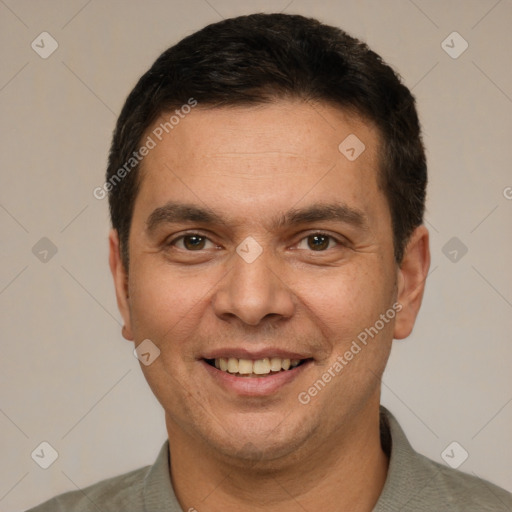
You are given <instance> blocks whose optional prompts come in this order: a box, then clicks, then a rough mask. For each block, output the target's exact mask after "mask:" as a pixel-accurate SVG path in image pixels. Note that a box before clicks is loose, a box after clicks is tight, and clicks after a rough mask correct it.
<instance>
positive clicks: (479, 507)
mask: <svg viewBox="0 0 512 512" xmlns="http://www.w3.org/2000/svg"><path fill="white" fill-rule="evenodd" d="M417 456H418V459H419V460H418V462H419V464H421V465H422V466H423V467H424V469H425V473H426V474H428V475H430V476H431V478H430V481H429V482H428V483H427V485H426V486H425V487H424V488H423V489H418V494H417V495H416V498H415V499H413V500H412V501H417V503H418V505H421V504H423V505H424V507H425V510H431V509H430V508H429V507H430V506H431V505H432V504H436V505H438V506H442V507H443V510H450V511H454V512H456V511H457V512H458V511H461V512H462V511H464V512H472V511H475V512H477V511H478V512H487V511H489V512H491V511H492V512H498V511H503V512H506V511H510V510H512V494H510V493H508V492H507V491H505V490H504V489H502V488H500V487H498V486H496V485H494V484H492V483H491V482H488V481H486V480H483V479H481V478H478V477H476V476H473V475H469V474H467V473H463V472H462V471H459V470H456V469H452V468H449V467H446V466H443V465H442V464H439V463H437V462H435V461H432V460H430V459H428V458H426V457H424V456H423V455H420V454H417Z"/></svg>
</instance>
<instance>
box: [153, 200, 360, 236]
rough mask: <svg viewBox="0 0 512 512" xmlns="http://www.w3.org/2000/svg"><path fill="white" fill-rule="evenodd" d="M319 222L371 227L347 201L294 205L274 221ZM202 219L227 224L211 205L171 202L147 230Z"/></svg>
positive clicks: (280, 223)
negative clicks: (303, 205) (201, 205)
mask: <svg viewBox="0 0 512 512" xmlns="http://www.w3.org/2000/svg"><path fill="white" fill-rule="evenodd" d="M320 221H337V222H343V223H345V224H350V225H353V226H355V227H357V228H360V229H367V228H368V219H367V216H366V215H365V214H364V212H363V211H361V210H358V209H356V208H352V207H349V206H348V205H346V204H344V203H338V202H336V203H327V204H326V203H318V204H313V205H310V206H307V207H305V208H293V209H291V210H289V211H288V212H286V213H285V214H283V215H279V216H277V217H275V218H274V219H273V220H272V221H271V226H272V227H274V228H282V227H288V226H293V225H297V224H309V223H313V222H320ZM187 222H200V223H203V224H211V225H224V226H225V225H228V222H227V221H226V220H225V219H224V218H223V217H222V216H221V215H219V214H218V213H216V212H215V211H213V210H211V209H210V208H208V207H199V206H196V205H194V204H189V203H180V202H176V201H169V202H168V203H166V204H165V205H163V206H160V207H158V208H156V209H155V210H154V211H153V212H152V213H151V214H150V216H149V217H148V219H147V221H146V229H147V231H148V232H149V233H152V232H154V231H155V230H156V229H157V228H158V227H159V226H161V225H163V224H173V223H174V224H176V223H187Z"/></svg>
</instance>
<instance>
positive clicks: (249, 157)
mask: <svg viewBox="0 0 512 512" xmlns="http://www.w3.org/2000/svg"><path fill="white" fill-rule="evenodd" d="M171 115H172V114H171ZM169 117H170V115H167V114H166V115H163V116H161V118H159V119H158V120H157V121H156V122H155V123H154V124H153V125H152V126H151V127H150V129H149V130H148V131H147V133H146V135H145V137H144V140H146V137H151V138H152V140H153V141H154V143H155V147H154V148H153V149H151V151H150V152H149V154H148V155H147V156H146V157H145V158H144V160H143V162H142V164H141V168H140V176H139V180H140V185H141V186H140V189H139V195H138V197H137V201H136V208H137V203H139V202H142V203H144V205H146V204H151V205H152V206H154V207H158V206H161V205H163V204H165V203H166V202H168V201H169V200H176V199H178V198H179V199H185V198H186V201H187V202H189V203H190V202H195V203H203V206H204V205H207V206H209V207H211V208H217V209H218V208H220V209H222V208H228V207H230V208H231V210H233V209H236V208H239V209H240V208H242V210H239V211H240V212H243V211H244V209H245V213H249V212H250V210H251V208H252V207H254V208H259V210H258V215H260V216H261V215H262V214H263V212H262V210H261V207H262V205H264V206H265V209H266V211H268V212H269V213H270V211H272V212H273V213H275V212H276V211H277V210H279V209H285V208H286V207H291V206H295V205H296V204H297V203H299V202H304V201H306V202H307V201H308V200H310V201H312V202H315V203H318V202H319V200H322V199H325V200H326V201H329V202H333V201H337V200H342V201H343V202H345V203H347V204H349V203H358V204H357V208H358V209H361V208H362V209H366V208H367V207H371V205H372V202H373V204H375V200H377V202H378V201H382V199H383V197H379V196H382V192H381V191H380V189H379V187H378V185H377V173H378V167H379V158H378V153H379V136H378V132H377V130H376V128H375V127H374V126H373V125H372V124H371V123H369V122H366V121H365V120H363V119H361V118H360V117H357V116H355V115H351V114H348V113H347V112H344V111H343V110H341V109H339V108H336V107H333V106H330V105H327V104H318V103H317V104H313V103H306V102H299V101H278V102H276V103H271V104H265V105H257V106H250V107H223V108H205V107H202V106H201V105H200V104H199V105H198V106H197V107H195V109H193V110H192V111H191V112H190V113H189V114H187V115H184V116H183V117H181V118H180V120H179V122H178V123H175V124H173V125H171V124H170V123H168V124H167V125H166V124H165V123H166V121H168V120H169ZM171 126H172V128H171ZM165 128H167V129H165ZM327 196H328V197H327Z"/></svg>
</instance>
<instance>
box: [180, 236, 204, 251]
mask: <svg viewBox="0 0 512 512" xmlns="http://www.w3.org/2000/svg"><path fill="white" fill-rule="evenodd" d="M205 244H206V237H204V236H199V235H185V236H184V237H183V246H184V247H185V249H187V250H189V251H196V250H200V249H204V246H205Z"/></svg>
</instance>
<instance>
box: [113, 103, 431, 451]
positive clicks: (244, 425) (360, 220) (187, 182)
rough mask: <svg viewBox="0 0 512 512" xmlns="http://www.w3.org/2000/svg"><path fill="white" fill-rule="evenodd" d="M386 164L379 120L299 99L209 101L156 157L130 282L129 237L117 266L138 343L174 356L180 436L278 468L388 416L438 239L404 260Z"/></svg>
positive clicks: (161, 363) (164, 364) (168, 403)
mask: <svg viewBox="0 0 512 512" xmlns="http://www.w3.org/2000/svg"><path fill="white" fill-rule="evenodd" d="M160 121H161V120H159V121H157V122H156V123H155V126H157V125H158V124H159V123H160ZM148 133H149V134H150V133H151V130H149V131H148ZM351 134H352V135H355V136H357V138H358V139H359V140H360V141H361V142H362V143H363V144H364V146H365V149H364V151H363V152H362V153H361V154H360V155H359V156H357V147H355V151H354V152H352V151H351V150H350V149H348V150H346V151H345V153H343V152H342V151H341V150H340V149H339V146H340V143H341V142H342V141H344V140H345V139H346V138H347V137H348V136H349V135H351ZM349 140H350V139H349ZM351 146H353V144H352V145H351ZM343 148H344V146H343V145H342V149H343ZM354 155H356V156H357V158H355V159H354ZM347 156H348V157H350V158H347ZM378 162H379V136H378V133H377V131H376V130H375V128H374V127H373V126H372V125H371V124H369V123H367V122H364V121H363V120H361V119H358V118H356V117H354V116H350V115H347V114H346V113H344V112H343V111H341V110H339V109H337V108H334V107H331V106H328V105H321V104H320V105H314V106H313V105H310V104H307V103H302V102H288V101H279V102H276V103H274V104H271V105H264V106H256V107H250V108H247V107H243V108H241V107H240V108H217V109H203V108H201V105H198V107H197V108H195V109H194V110H193V111H192V112H191V113H190V114H188V115H187V116H186V117H185V118H184V119H181V121H180V123H179V124H178V125H176V126H175V127H174V129H173V130H172V131H171V132H170V133H169V134H168V135H166V136H165V137H163V138H162V140H161V141H158V142H157V144H156V147H154V148H153V149H152V150H151V151H150V152H149V154H148V155H147V156H146V157H145V158H144V161H143V164H142V169H141V172H142V174H141V187H140V191H139V193H138V196H137V199H136V202H135V206H134V212H133V220H132V226H131V232H130V237H129V254H130V268H129V273H128V275H127V274H126V273H125V269H124V268H123V266H122V263H121V261H120V258H119V247H118V240H117V236H116V233H115V232H112V234H111V260H110V261H111V267H112V271H113V274H114V278H115V282H116V291H117V296H118V303H119V307H120V310H121V313H122V315H123V317H124V321H125V329H124V335H125V337H126V338H127V339H131V340H134V341H135V344H136V345H139V344H140V343H141V342H142V341H143V340H147V339H149V340H151V343H152V344H154V346H156V347H158V349H159V351H160V354H159V355H158V357H156V359H155V360H154V361H153V362H152V363H151V364H150V365H148V366H146V365H144V364H141V367H142V370H143V371H144V373H145V376H146V378H147V380H148V382H149V385H150V386H151V388H152V390H153V392H154V393H155V395H156V397H157V398H158V399H159V401H160V402H161V404H162V405H163V407H164V409H165V413H166V421H167V427H168V430H169V433H170V435H171V434H172V433H174V434H176V435H184V433H186V435H187V436H189V437H190V438H193V439H194V441H195V442H196V443H200V444H201V443H202V444H204V446H205V447H208V450H213V451H214V452H216V453H218V454H222V455H223V456H231V457H233V456H238V457H240V458H244V457H251V456H253V455H254V454H253V453H252V452H254V451H257V452H258V454H259V456H260V457H266V458H268V459H271V458H278V457H285V456H287V455H290V454H292V453H297V452H298V451H300V450H304V451H307V450H308V449H311V450H312V449H313V448H314V447H315V446H316V445H317V444H318V443H320V442H323V443H325V442H326V440H329V439H332V440H334V439H335V438H336V436H340V435H343V433H344V432H345V433H347V432H348V431H350V430H351V429H353V428H355V426H356V425H357V424H358V423H357V422H361V421H363V420H364V418H365V417H366V416H365V415H367V414H368V411H370V410H372V411H375V409H376V408H378V403H379V377H380V375H381V374H382V371H383V369H384V366H385V363H386V361H387V358H388V355H389V351H390V346H391V341H392V338H393V336H395V337H404V336H406V335H407V334H408V333H409V331H410V329H411V328H412V325H413V323H414V318H415V315H416V312H417V309H418V308H419V301H421V293H422V290H423V288H422V283H421V282H420V281H421V279H420V277H421V276H424V274H425V272H426V268H427V267H428V261H427V260H428V257H427V252H428V249H427V245H426V236H427V235H426V232H425V231H424V229H423V228H420V229H419V230H417V232H415V234H414V235H413V237H412V239H411V240H412V242H411V243H410V247H409V249H408V251H407V252H406V256H405V258H404V263H403V265H402V267H401V268H400V267H398V266H397V264H396V262H395V261H394V258H393V236H392V227H391V217H390V211H389V206H388V203H387V201H386V198H385V196H384V194H383V192H382V190H381V189H380V188H379V186H378V181H377V175H378ZM397 303H400V304H399V305H397ZM364 333H366V339H365V335H364ZM369 333H371V335H370V334H369ZM363 340H365V342H363ZM146 343H147V342H146ZM150 346H151V347H153V345H150ZM356 347H359V348H356ZM152 350H155V351H156V349H152ZM155 353H156V352H155ZM288 368H289V369H288ZM326 375H327V377H326ZM329 376H330V378H329ZM322 383H323V385H322ZM315 390H316V391H315Z"/></svg>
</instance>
